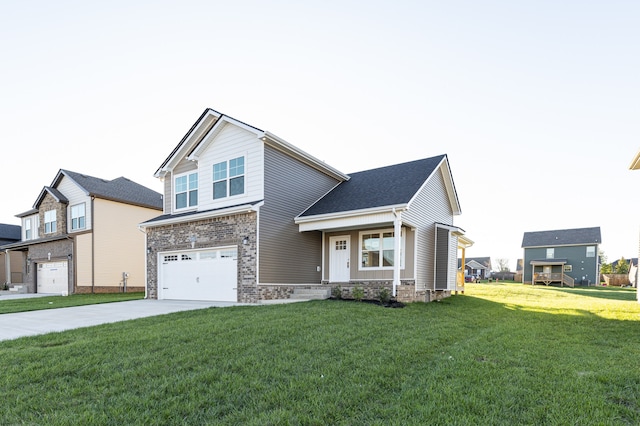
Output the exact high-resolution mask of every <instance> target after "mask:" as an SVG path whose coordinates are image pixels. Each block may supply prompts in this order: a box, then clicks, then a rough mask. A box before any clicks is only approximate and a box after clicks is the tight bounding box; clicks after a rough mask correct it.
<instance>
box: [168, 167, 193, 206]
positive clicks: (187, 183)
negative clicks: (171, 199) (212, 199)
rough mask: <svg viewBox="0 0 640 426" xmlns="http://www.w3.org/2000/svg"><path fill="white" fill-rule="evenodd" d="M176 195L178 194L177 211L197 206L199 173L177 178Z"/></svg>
mask: <svg viewBox="0 0 640 426" xmlns="http://www.w3.org/2000/svg"><path fill="white" fill-rule="evenodd" d="M174 193H175V194H176V204H175V209H176V210H179V209H186V208H187V207H194V206H197V205H198V173H197V172H195V173H188V174H184V175H179V176H176V179H175V187H174Z"/></svg>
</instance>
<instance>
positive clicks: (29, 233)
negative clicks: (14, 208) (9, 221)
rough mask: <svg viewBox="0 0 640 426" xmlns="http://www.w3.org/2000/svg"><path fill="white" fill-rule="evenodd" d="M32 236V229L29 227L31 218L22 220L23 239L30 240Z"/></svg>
mask: <svg viewBox="0 0 640 426" xmlns="http://www.w3.org/2000/svg"><path fill="white" fill-rule="evenodd" d="M32 238H33V231H32V229H31V219H25V220H24V239H25V240H30V239H32Z"/></svg>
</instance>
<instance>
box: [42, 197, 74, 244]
mask: <svg viewBox="0 0 640 426" xmlns="http://www.w3.org/2000/svg"><path fill="white" fill-rule="evenodd" d="M38 210H39V211H38V216H39V220H40V226H39V228H38V233H39V235H40V238H43V237H54V236H58V235H64V234H66V232H67V205H66V204H63V203H59V202H58V201H56V199H55V198H53V197H52V196H51V194H49V193H47V194H46V195H45V196H44V198H43V199H42V202H41V203H40V205H39V206H38ZM49 210H55V212H56V230H55V231H54V232H51V233H48V234H45V232H44V229H45V223H44V213H45V212H47V211H49Z"/></svg>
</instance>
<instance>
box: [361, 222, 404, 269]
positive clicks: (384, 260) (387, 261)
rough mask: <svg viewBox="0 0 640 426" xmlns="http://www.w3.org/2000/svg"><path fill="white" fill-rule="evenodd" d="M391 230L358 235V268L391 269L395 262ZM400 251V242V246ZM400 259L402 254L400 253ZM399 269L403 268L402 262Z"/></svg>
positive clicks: (393, 239) (366, 232)
mask: <svg viewBox="0 0 640 426" xmlns="http://www.w3.org/2000/svg"><path fill="white" fill-rule="evenodd" d="M394 241H395V238H394V235H393V230H381V231H365V232H361V233H360V268H361V269H385V268H386V269H391V268H393V263H394V260H395V242H394ZM400 247H401V250H402V240H401V244H400ZM400 254H401V255H400V258H401V259H402V252H401V253H400ZM400 267H403V265H402V260H401V264H400Z"/></svg>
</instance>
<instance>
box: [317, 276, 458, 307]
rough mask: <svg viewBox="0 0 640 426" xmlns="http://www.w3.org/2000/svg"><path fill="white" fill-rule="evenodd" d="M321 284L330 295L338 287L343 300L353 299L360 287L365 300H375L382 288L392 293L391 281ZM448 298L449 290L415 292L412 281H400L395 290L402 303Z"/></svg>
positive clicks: (397, 298)
mask: <svg viewBox="0 0 640 426" xmlns="http://www.w3.org/2000/svg"><path fill="white" fill-rule="evenodd" d="M323 284H324V285H329V286H331V290H332V292H331V293H332V294H333V289H334V288H335V287H338V286H340V289H341V291H342V297H343V298H345V299H347V298H352V297H353V296H352V293H353V289H354V288H355V287H362V289H363V290H364V298H365V299H377V298H378V294H379V293H380V290H381V289H383V288H386V289H388V290H389V292H390V293H391V292H392V291H393V281H357V282H354V281H351V282H348V283H331V284H330V283H328V282H326V281H325V282H323ZM449 296H451V291H449V290H446V291H443V290H426V291H425V290H419V291H416V284H415V281H414V280H402V281H401V282H400V285H399V286H398V287H397V288H396V300H397V301H398V302H402V303H411V302H432V301H434V300H441V299H444V298H445V297H449Z"/></svg>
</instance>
